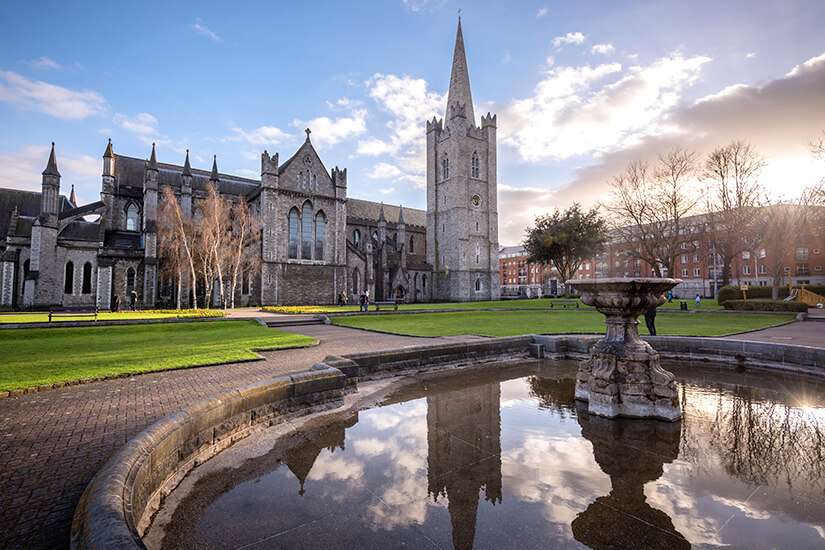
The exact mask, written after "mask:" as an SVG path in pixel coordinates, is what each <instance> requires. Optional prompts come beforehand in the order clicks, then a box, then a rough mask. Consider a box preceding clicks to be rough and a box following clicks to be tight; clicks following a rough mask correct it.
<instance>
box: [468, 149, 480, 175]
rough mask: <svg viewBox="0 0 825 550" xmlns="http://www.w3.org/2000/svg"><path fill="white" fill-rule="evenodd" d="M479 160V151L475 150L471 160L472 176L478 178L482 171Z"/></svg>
mask: <svg viewBox="0 0 825 550" xmlns="http://www.w3.org/2000/svg"><path fill="white" fill-rule="evenodd" d="M479 164H480V163H479V161H478V153H476V152H473V160H471V161H470V177H473V178H475V179H478V174H479V172H480V170H479V169H478V168H479Z"/></svg>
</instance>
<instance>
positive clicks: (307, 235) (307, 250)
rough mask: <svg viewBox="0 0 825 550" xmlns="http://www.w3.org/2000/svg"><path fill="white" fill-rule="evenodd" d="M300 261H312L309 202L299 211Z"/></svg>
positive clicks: (310, 207)
mask: <svg viewBox="0 0 825 550" xmlns="http://www.w3.org/2000/svg"><path fill="white" fill-rule="evenodd" d="M301 259H302V260H311V259H312V203H311V202H309V201H306V202H305V203H304V206H303V208H302V209H301Z"/></svg>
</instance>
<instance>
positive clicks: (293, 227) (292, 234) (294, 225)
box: [289, 207, 300, 260]
mask: <svg viewBox="0 0 825 550" xmlns="http://www.w3.org/2000/svg"><path fill="white" fill-rule="evenodd" d="M298 219H299V215H298V209H297V208H295V207H293V208H292V210H290V211H289V259H291V260H297V259H298V232H299V225H300V224H299V222H298Z"/></svg>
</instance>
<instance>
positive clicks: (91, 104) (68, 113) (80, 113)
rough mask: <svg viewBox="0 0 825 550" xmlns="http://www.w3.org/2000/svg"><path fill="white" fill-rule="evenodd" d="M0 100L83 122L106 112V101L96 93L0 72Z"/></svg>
mask: <svg viewBox="0 0 825 550" xmlns="http://www.w3.org/2000/svg"><path fill="white" fill-rule="evenodd" d="M0 101H5V102H6V103H11V104H12V105H17V106H19V107H20V108H22V109H26V110H30V111H39V112H41V113H46V114H48V115H51V116H54V117H57V118H63V119H83V118H86V117H89V116H93V115H99V114H102V113H103V112H105V110H106V100H105V99H103V96H101V95H100V94H99V93H97V92H93V91H91V90H81V91H75V90H70V89H68V88H64V87H62V86H57V85H55V84H49V83H48V82H42V81H39V80H29V79H28V78H26V77H24V76H20V75H19V74H17V73H14V72H11V71H0Z"/></svg>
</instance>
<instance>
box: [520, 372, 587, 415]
mask: <svg viewBox="0 0 825 550" xmlns="http://www.w3.org/2000/svg"><path fill="white" fill-rule="evenodd" d="M527 383H528V384H529V385H530V397H534V398H536V399H537V400H538V402H539V408H542V409H550V410H554V411H560V412H563V411H572V410H573V408H574V407H573V396H574V395H575V393H576V379H575V378H542V377H539V376H531V377H529V378H528V379H527Z"/></svg>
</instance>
